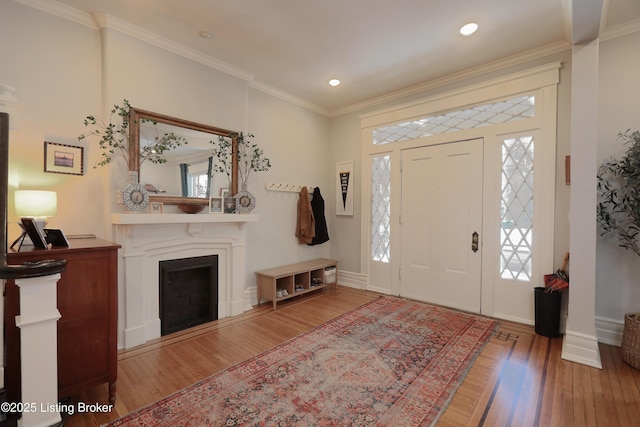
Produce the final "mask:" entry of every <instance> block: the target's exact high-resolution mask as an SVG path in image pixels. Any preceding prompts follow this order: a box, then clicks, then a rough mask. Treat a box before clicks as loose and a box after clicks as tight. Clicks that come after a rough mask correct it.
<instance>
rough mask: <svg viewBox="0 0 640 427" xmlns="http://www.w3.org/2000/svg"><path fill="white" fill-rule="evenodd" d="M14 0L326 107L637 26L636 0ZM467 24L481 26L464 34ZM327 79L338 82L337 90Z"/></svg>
mask: <svg viewBox="0 0 640 427" xmlns="http://www.w3.org/2000/svg"><path fill="white" fill-rule="evenodd" d="M17 1H20V2H21V3H24V4H28V5H31V6H35V7H39V8H41V9H46V10H48V11H51V10H56V9H58V10H60V9H64V10H65V13H64V14H65V15H67V16H68V15H69V14H70V11H72V10H71V9H69V8H68V7H72V8H74V9H77V10H78V11H81V12H86V13H88V14H92V16H93V17H94V18H97V17H100V16H102V18H100V19H102V20H105V17H106V21H107V22H114V21H116V22H118V24H119V25H120V26H123V25H124V26H126V27H131V28H134V29H135V31H132V33H136V32H137V33H140V32H143V33H145V34H147V35H149V34H152V35H153V36H154V37H155V36H158V38H159V39H162V40H170V41H171V43H174V46H184V48H185V50H188V51H189V52H193V53H196V54H197V55H200V56H202V57H206V58H209V63H210V64H213V65H214V66H215V67H217V68H219V69H221V70H225V71H227V72H230V73H232V74H236V75H238V76H240V77H242V78H245V79H246V80H248V81H250V82H251V84H252V85H254V86H258V87H261V88H263V89H265V90H272V91H273V92H277V93H279V94H281V95H285V96H288V97H290V98H291V99H294V100H296V101H298V102H300V103H302V104H306V105H307V106H309V107H311V108H313V109H315V110H317V111H320V112H323V113H326V114H335V113H336V112H340V111H345V110H348V109H349V108H353V107H354V106H357V105H364V104H366V102H367V101H370V100H372V99H376V98H379V97H381V96H384V95H387V94H390V93H396V92H398V91H402V90H404V89H407V88H411V87H415V86H417V85H422V84H426V83H428V82H430V81H434V80H437V79H444V78H446V77H447V76H451V75H452V74H456V73H461V72H463V71H464V70H468V69H472V68H477V67H482V66H484V65H486V64H490V63H496V61H499V60H502V59H504V58H507V57H511V56H514V55H522V54H523V53H529V54H532V52H557V51H560V50H564V49H567V48H569V47H570V46H571V40H572V38H573V40H574V41H576V37H577V38H581V39H583V38H589V37H593V36H597V35H598V33H599V34H600V36H601V37H602V36H604V35H606V34H617V33H622V32H629V31H638V30H640V0H573V3H574V6H573V7H571V0H179V1H178V0H56V1H52V0H17ZM44 4H46V7H44V6H43V5H44ZM78 11H72V12H73V13H76V12H78ZM98 20H99V19H98ZM469 21H475V22H477V23H478V24H479V25H480V29H479V30H478V31H477V33H476V34H474V35H473V36H471V37H463V36H461V35H460V34H459V33H458V29H459V27H460V26H461V25H463V24H465V23H467V22H469ZM599 22H602V23H603V24H601V25H600V26H598V23H599ZM598 27H599V28H598ZM203 31H206V32H209V33H211V34H212V35H213V37H212V38H211V39H209V40H207V39H204V38H202V37H200V33H201V32H203ZM578 41H579V40H578ZM332 77H337V78H339V79H341V80H342V82H343V83H342V85H340V86H338V87H336V88H332V87H330V86H329V85H328V84H327V81H328V80H329V79H330V78H332Z"/></svg>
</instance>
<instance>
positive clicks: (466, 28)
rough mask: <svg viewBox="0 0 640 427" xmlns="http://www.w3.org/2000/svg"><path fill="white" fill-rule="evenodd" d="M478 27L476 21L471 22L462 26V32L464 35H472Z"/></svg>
mask: <svg viewBox="0 0 640 427" xmlns="http://www.w3.org/2000/svg"><path fill="white" fill-rule="evenodd" d="M477 29H478V24H476V23H475V22H470V23H468V24H465V25H463V26H462V27H461V28H460V34H462V35H463V36H470V35H471V34H473V33H475V32H476V30H477Z"/></svg>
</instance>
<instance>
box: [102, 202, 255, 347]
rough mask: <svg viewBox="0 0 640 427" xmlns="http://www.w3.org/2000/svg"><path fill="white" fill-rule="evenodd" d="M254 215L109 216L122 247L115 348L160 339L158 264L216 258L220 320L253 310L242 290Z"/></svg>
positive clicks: (119, 214)
mask: <svg viewBox="0 0 640 427" xmlns="http://www.w3.org/2000/svg"><path fill="white" fill-rule="evenodd" d="M258 220H259V216H258V215H255V214H192V215H191V214H168V213H167V214H164V213H162V214H143V213H140V214H125V213H114V214H112V215H111V222H112V224H113V235H114V239H115V241H116V242H117V243H119V244H120V245H121V246H122V249H121V251H120V255H119V262H118V312H119V315H118V317H119V321H118V324H119V326H118V332H119V346H120V347H125V348H131V347H134V346H136V345H139V344H143V343H145V342H146V341H148V340H150V339H154V338H158V337H159V336H160V330H161V328H160V318H159V273H158V269H159V268H158V266H159V263H160V262H161V261H166V260H173V259H181V258H190V257H199V256H208V255H217V256H218V318H224V317H229V316H235V315H237V314H241V313H243V312H244V311H245V310H246V309H248V308H250V307H251V304H250V292H249V291H248V290H247V289H246V283H245V282H246V274H247V273H246V267H245V251H246V248H245V246H246V242H245V240H246V227H245V225H246V224H247V223H249V222H256V221H258Z"/></svg>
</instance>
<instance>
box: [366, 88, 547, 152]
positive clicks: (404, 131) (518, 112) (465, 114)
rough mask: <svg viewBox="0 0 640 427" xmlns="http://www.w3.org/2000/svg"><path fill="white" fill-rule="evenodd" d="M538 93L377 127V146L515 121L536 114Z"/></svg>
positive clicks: (374, 135)
mask: <svg viewBox="0 0 640 427" xmlns="http://www.w3.org/2000/svg"><path fill="white" fill-rule="evenodd" d="M535 110H536V100H535V96H531V95H525V96H518V97H515V98H510V99H507V100H503V101H498V102H493V103H491V104H483V105H477V106H475V107H471V108H467V109H464V110H458V111H451V112H449V113H447V114H442V115H438V116H429V117H424V118H421V119H417V120H411V121H408V122H404V123H397V124H394V125H391V126H385V127H380V128H377V129H374V130H373V145H382V144H389V143H392V142H400V141H407V140H410V139H415V138H422V137H426V136H432V135H441V134H444V133H450V132H456V131H459V130H464V129H473V128H479V127H482V126H489V125H495V124H499V123H508V122H514V121H517V120H524V119H528V118H531V117H534V116H535V112H536V111H535Z"/></svg>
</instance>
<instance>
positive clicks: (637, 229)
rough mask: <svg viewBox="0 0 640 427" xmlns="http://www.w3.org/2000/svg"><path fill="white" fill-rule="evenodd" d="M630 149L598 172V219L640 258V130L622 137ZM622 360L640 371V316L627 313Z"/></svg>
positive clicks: (611, 160) (604, 227)
mask: <svg viewBox="0 0 640 427" xmlns="http://www.w3.org/2000/svg"><path fill="white" fill-rule="evenodd" d="M618 138H619V139H621V140H623V141H624V143H625V145H627V146H628V148H627V150H626V152H625V154H624V155H623V156H622V157H621V158H619V159H618V158H615V157H612V158H610V159H608V160H607V161H605V162H604V163H602V165H600V168H599V170H598V193H599V196H600V200H599V202H598V206H597V218H598V223H599V224H600V227H601V228H602V235H611V236H613V237H614V238H616V239H617V240H618V245H619V246H620V247H622V248H624V249H626V250H631V251H633V252H634V253H635V254H637V255H638V256H640V242H639V240H638V237H639V235H640V131H637V130H635V131H632V130H630V129H628V130H627V131H625V132H621V133H619V134H618ZM622 357H623V359H624V361H625V362H627V363H628V364H629V365H631V366H633V367H634V368H636V369H640V313H626V314H625V319H624V330H623V334H622Z"/></svg>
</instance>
